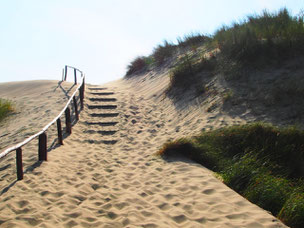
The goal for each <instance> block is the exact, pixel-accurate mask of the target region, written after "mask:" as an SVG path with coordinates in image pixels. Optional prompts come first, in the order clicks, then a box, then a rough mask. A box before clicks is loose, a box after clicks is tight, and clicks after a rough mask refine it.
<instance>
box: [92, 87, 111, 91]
mask: <svg viewBox="0 0 304 228" xmlns="http://www.w3.org/2000/svg"><path fill="white" fill-rule="evenodd" d="M88 89H89V90H106V89H107V88H98V87H96V88H93V87H91V88H88Z"/></svg>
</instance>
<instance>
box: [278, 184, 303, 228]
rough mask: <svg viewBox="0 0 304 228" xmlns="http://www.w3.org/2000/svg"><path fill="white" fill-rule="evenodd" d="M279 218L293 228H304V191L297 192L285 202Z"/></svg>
mask: <svg viewBox="0 0 304 228" xmlns="http://www.w3.org/2000/svg"><path fill="white" fill-rule="evenodd" d="M278 218H279V219H281V220H282V221H283V222H284V223H286V224H288V225H289V226H291V227H304V190H303V189H302V191H301V190H300V191H295V192H294V193H292V194H291V196H290V198H289V199H288V200H287V201H286V202H285V204H284V205H283V208H282V209H281V211H280V213H279V215H278Z"/></svg>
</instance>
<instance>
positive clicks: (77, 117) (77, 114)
mask: <svg viewBox="0 0 304 228" xmlns="http://www.w3.org/2000/svg"><path fill="white" fill-rule="evenodd" d="M73 103H74V108H75V116H76V120H79V113H78V105H77V101H76V97H75V96H74V97H73Z"/></svg>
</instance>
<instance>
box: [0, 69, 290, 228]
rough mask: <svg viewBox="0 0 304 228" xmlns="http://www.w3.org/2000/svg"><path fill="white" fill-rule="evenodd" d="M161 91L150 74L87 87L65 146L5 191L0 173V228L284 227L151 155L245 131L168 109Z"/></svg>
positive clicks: (192, 109)
mask: <svg viewBox="0 0 304 228" xmlns="http://www.w3.org/2000/svg"><path fill="white" fill-rule="evenodd" d="M167 84H168V77H166V76H165V75H164V74H163V75H162V74H159V75H151V74H150V73H149V74H148V75H146V76H145V77H139V78H134V79H132V80H118V81H115V82H111V83H107V84H105V85H102V86H93V85H87V89H86V92H85V108H84V110H83V111H82V112H81V114H80V120H79V122H78V123H77V124H76V125H75V126H74V127H73V130H72V134H71V135H70V136H68V137H67V138H66V139H65V140H64V145H63V146H60V147H56V148H54V149H53V150H51V151H50V152H49V155H48V159H49V160H48V161H47V162H43V163H41V164H38V165H36V166H35V167H32V168H31V169H29V170H28V172H26V174H25V175H24V180H23V181H18V182H15V183H14V184H13V185H11V186H9V183H8V181H5V178H6V177H7V175H8V174H7V172H8V171H7V170H8V169H4V170H2V171H1V174H2V175H1V179H0V182H1V185H0V186H1V188H2V189H6V191H2V193H1V196H0V197H1V203H0V212H1V213H0V225H1V227H32V226H36V227H54V226H56V227H285V226H284V225H283V224H282V223H281V222H280V221H278V220H277V219H276V218H275V217H273V216H272V215H270V214H269V213H268V212H266V211H265V210H263V209H261V208H259V207H257V206H256V205H253V204H251V203H250V202H248V201H247V200H245V199H244V198H243V197H241V196H240V195H238V194H237V193H235V192H234V191H232V190H231V189H229V188H228V187H227V186H225V185H224V184H223V183H222V182H221V181H220V180H218V179H217V178H216V177H215V176H214V174H213V173H212V172H211V171H209V170H208V169H206V168H204V167H202V166H201V165H198V164H196V163H193V162H192V161H189V160H185V159H184V158H175V159H172V160H169V161H164V160H162V159H161V158H159V157H157V156H155V155H154V154H155V152H156V151H157V150H158V149H159V148H160V147H161V145H162V144H163V143H164V142H166V141H167V140H170V139H175V138H179V137H182V136H188V135H193V134H196V133H198V132H199V131H201V130H202V129H205V130H208V129H212V128H218V127H221V126H226V125H232V124H240V123H245V122H246V120H245V119H242V118H240V117H231V116H227V115H224V114H222V113H219V112H212V113H207V112H205V111H204V108H203V107H202V104H200V103H199V102H198V101H195V100H194V102H193V104H191V105H186V106H185V105H183V103H179V104H176V103H173V102H172V100H170V99H168V98H166V97H165V96H164V91H165V89H166V86H167ZM30 99H34V96H32V97H31V96H29V97H28V100H30ZM181 102H183V101H181ZM53 130H54V129H53ZM51 131H52V129H50V134H51ZM54 131H55V130H54ZM36 148H37V145H29V146H28V148H26V149H27V150H29V151H36ZM33 154H34V152H33ZM35 156H36V154H35ZM33 157H34V156H33ZM32 159H33V158H32ZM26 164H28V163H26ZM3 165H5V164H3V161H1V167H2V166H3ZM13 168H14V167H13V165H12V167H10V169H12V170H13ZM14 177H15V176H14ZM8 186H9V187H8Z"/></svg>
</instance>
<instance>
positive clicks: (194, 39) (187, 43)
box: [177, 33, 211, 50]
mask: <svg viewBox="0 0 304 228" xmlns="http://www.w3.org/2000/svg"><path fill="white" fill-rule="evenodd" d="M210 40H211V38H210V37H209V36H207V35H203V34H201V33H190V34H187V35H185V36H184V37H183V38H180V37H179V38H177V42H178V46H179V47H182V48H187V47H190V48H191V49H193V50H196V48H197V47H199V46H202V45H203V44H204V43H206V42H208V41H210Z"/></svg>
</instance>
